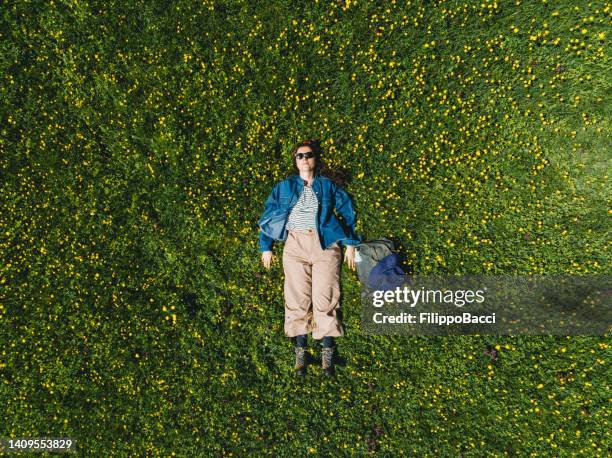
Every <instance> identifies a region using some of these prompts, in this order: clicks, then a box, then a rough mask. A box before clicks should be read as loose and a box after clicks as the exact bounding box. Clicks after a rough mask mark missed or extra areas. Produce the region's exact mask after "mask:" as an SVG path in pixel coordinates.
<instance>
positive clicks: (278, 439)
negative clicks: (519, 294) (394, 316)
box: [0, 0, 611, 456]
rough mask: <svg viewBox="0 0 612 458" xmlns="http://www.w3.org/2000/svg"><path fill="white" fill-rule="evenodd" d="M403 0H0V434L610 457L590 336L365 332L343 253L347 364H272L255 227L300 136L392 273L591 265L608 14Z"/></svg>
mask: <svg viewBox="0 0 612 458" xmlns="http://www.w3.org/2000/svg"><path fill="white" fill-rule="evenodd" d="M399 3H400V2H391V3H389V2H361V1H360V2H353V1H350V2H348V1H339V2H321V1H318V2H291V3H290V2H259V4H258V3H253V2H249V3H247V2H237V1H233V2H224V3H223V4H214V6H213V2H211V1H210V0H206V1H204V2H201V3H197V2H187V1H178V2H171V3H166V2H144V1H123V2H84V1H76V0H75V1H71V2H57V1H55V2H53V3H50V2H43V1H28V2H26V1H19V2H10V3H8V4H4V5H3V6H2V7H1V8H0V13H1V15H0V34H1V35H0V38H1V39H0V81H1V84H0V151H2V154H1V155H0V177H1V178H2V180H1V181H0V183H1V184H0V186H2V188H1V192H0V254H1V256H2V258H1V260H2V263H1V264H0V265H1V266H2V267H1V269H2V270H1V271H0V284H1V286H2V288H1V289H0V325H1V326H2V330H3V331H2V332H1V333H0V347H1V349H2V350H1V351H0V405H2V406H3V415H0V420H1V421H0V436H2V437H23V436H46V437H59V436H69V437H72V438H74V439H76V440H77V442H78V445H79V446H80V447H81V448H82V450H83V454H85V455H88V456H89V455H95V454H100V453H102V454H104V455H116V456H128V455H129V456H131V455H142V454H146V455H153V456H157V455H164V456H167V455H170V454H172V453H173V452H174V453H175V455H177V456H194V455H195V456H237V455H238V456H246V455H252V454H254V455H270V456H294V455H296V454H299V453H302V454H313V455H320V456H336V455H340V456H343V455H357V456H361V455H368V454H371V453H378V454H380V455H381V456H396V455H401V454H403V455H407V456H530V455H533V456H574V455H579V456H604V455H605V454H606V451H607V450H609V447H610V443H609V439H606V437H607V434H606V433H605V432H606V431H608V430H609V429H610V428H609V421H610V419H609V417H610V408H609V403H608V402H607V401H608V400H609V399H608V398H609V394H608V393H609V381H610V377H609V371H606V364H607V361H606V356H607V355H608V353H609V346H610V339H609V337H608V336H591V337H585V336H567V337H566V336H457V337H447V338H442V337H399V336H398V337H394V336H373V335H367V334H365V333H363V332H362V331H361V329H360V327H361V323H360V307H361V302H360V295H359V284H358V282H357V279H356V276H355V274H354V273H353V272H350V271H348V270H346V267H344V268H343V273H342V288H343V289H342V291H343V296H342V307H343V313H344V323H345V329H346V331H347V333H346V337H344V338H342V339H339V342H338V343H339V349H340V354H341V356H342V358H344V360H345V363H344V365H343V366H341V367H340V368H339V369H338V374H337V377H336V378H335V379H332V380H325V379H323V378H321V377H320V375H321V371H320V369H319V368H318V367H316V366H315V367H313V368H312V369H311V373H310V375H309V377H308V378H307V379H306V381H305V382H299V381H297V380H295V378H294V376H293V374H292V363H293V356H292V352H291V350H292V349H291V343H290V342H289V340H288V339H287V338H285V337H284V334H283V291H282V286H283V272H282V266H281V265H279V264H275V265H274V266H273V268H272V269H271V270H270V271H266V270H265V269H264V268H263V267H262V266H261V263H260V261H259V253H258V251H257V238H258V227H257V223H256V222H257V219H258V218H259V216H260V214H261V212H262V210H263V202H264V200H265V198H266V196H267V195H268V193H269V192H270V190H271V188H272V186H273V184H274V183H275V182H277V181H278V180H280V179H282V178H283V177H285V176H286V175H287V174H288V173H290V171H291V161H290V157H289V151H290V148H291V146H292V145H293V144H294V143H295V142H296V141H298V140H301V139H303V138H311V137H318V138H321V139H322V140H323V147H324V149H325V159H326V161H327V163H328V164H330V165H331V166H332V167H336V168H342V169H345V170H346V171H347V172H348V173H349V175H350V177H351V180H350V182H349V183H348V185H347V186H346V189H347V190H348V192H349V193H350V194H351V196H352V197H353V199H354V203H355V206H356V208H357V211H358V227H357V229H358V232H359V233H361V234H364V235H365V237H366V238H378V237H383V236H386V237H394V238H396V239H397V240H398V242H399V244H400V246H401V248H402V249H403V250H405V251H406V252H407V253H408V256H409V259H410V261H411V264H412V269H413V271H414V272H415V273H417V274H429V273H431V274H433V273H437V274H468V273H472V274H473V273H483V274H484V273H488V274H505V273H516V274H553V273H567V274H569V273H572V274H579V275H583V274H609V273H610V260H609V246H610V224H609V221H610V220H609V218H610V213H609V212H610V210H609V209H610V186H609V180H608V173H609V172H608V171H609V170H610V158H609V151H610V149H611V148H610V104H609V102H608V101H609V99H610V78H609V76H608V74H609V72H608V71H607V70H608V69H609V66H610V65H609V44H608V43H609V36H607V35H609V32H608V31H607V28H606V24H608V25H609V22H610V13H611V9H610V5H609V4H607V3H606V2H602V1H593V2H586V1H578V2H575V1H574V2H569V1H558V2H543V1H523V2H518V1H497V2H489V1H487V2H457V1H448V2H411V3H410V4H409V5H404V2H401V4H402V5H404V6H400V5H399ZM583 30H584V31H585V32H584V33H583ZM576 97H579V98H576ZM274 249H275V253H276V255H277V256H278V257H280V255H281V252H282V246H281V245H278V244H277V245H276V246H275V248H274ZM491 348H496V349H497V351H498V353H497V357H496V358H495V359H491V357H490V356H488V355H487V354H485V353H484V352H485V351H487V350H490V349H491ZM312 352H313V356H315V357H318V350H315V349H313V350H312Z"/></svg>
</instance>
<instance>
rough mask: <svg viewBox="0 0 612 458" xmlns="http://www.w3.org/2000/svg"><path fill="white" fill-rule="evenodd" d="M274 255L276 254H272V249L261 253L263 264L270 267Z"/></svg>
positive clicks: (267, 267)
mask: <svg viewBox="0 0 612 458" xmlns="http://www.w3.org/2000/svg"><path fill="white" fill-rule="evenodd" d="M273 257H274V256H272V252H271V251H264V252H263V253H261V262H263V265H264V267H265V268H266V269H269V268H270V266H271V265H272V258H273Z"/></svg>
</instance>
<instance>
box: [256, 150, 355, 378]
mask: <svg viewBox="0 0 612 458" xmlns="http://www.w3.org/2000/svg"><path fill="white" fill-rule="evenodd" d="M321 153H322V151H321V147H320V145H319V143H318V142H317V141H314V140H307V141H304V142H301V143H299V144H298V145H296V146H295V147H294V148H293V149H292V151H291V154H292V157H293V164H294V166H295V169H296V171H297V172H298V174H296V175H292V176H290V177H289V178H287V179H285V180H283V181H281V182H280V183H277V184H276V185H275V186H274V188H273V190H272V192H271V194H270V196H269V197H268V199H267V200H266V203H265V210H264V213H263V215H262V217H261V219H260V220H259V227H260V236H259V250H260V251H261V252H262V255H261V260H262V262H263V265H264V266H265V268H266V269H269V268H270V266H271V263H272V262H273V260H274V256H273V255H272V245H273V242H274V241H275V240H277V241H282V242H285V245H284V249H283V269H284V272H285V286H284V292H285V328H284V329H285V335H286V336H287V337H291V338H295V343H296V346H295V370H296V372H297V374H298V375H305V374H306V341H307V335H308V333H309V332H312V337H313V339H315V340H321V339H322V340H323V343H322V351H321V356H322V358H321V360H322V367H323V370H324V373H325V375H328V376H330V375H332V374H333V370H334V366H333V362H334V348H335V346H334V343H335V342H334V337H339V336H343V335H344V330H343V327H342V323H341V322H340V319H339V317H338V311H339V299H340V267H341V265H342V246H346V253H345V256H344V258H345V260H346V262H347V264H348V266H349V268H351V269H353V270H355V245H357V244H358V243H359V242H360V239H359V237H358V236H357V234H356V233H355V211H354V209H353V204H352V202H351V199H350V197H349V196H348V194H347V193H346V191H344V190H343V189H342V188H341V187H340V186H339V185H338V184H337V183H336V182H334V181H333V180H331V179H330V178H328V177H326V176H323V175H321V171H322V169H323V163H322V161H321ZM334 209H336V210H337V212H338V213H339V214H340V216H342V219H343V220H344V224H342V223H341V222H340V221H339V219H338V218H337V217H336V215H335V214H334Z"/></svg>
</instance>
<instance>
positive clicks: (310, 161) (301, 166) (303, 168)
mask: <svg viewBox="0 0 612 458" xmlns="http://www.w3.org/2000/svg"><path fill="white" fill-rule="evenodd" d="M304 153H311V154H312V155H313V156H312V157H311V158H307V157H305V156H302V158H301V159H300V155H301V154H304ZM295 156H296V157H295V163H296V164H297V168H298V170H299V171H300V172H311V171H313V170H314V169H315V165H317V158H316V157H314V152H313V151H312V148H311V147H310V146H300V147H299V148H298V149H297V151H296V152H295Z"/></svg>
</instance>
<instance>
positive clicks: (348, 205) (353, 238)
mask: <svg viewBox="0 0 612 458" xmlns="http://www.w3.org/2000/svg"><path fill="white" fill-rule="evenodd" d="M334 188H335V191H334V192H335V201H336V210H337V211H338V213H339V214H340V216H342V219H343V220H344V223H345V224H346V226H347V227H348V229H349V238H347V239H344V240H343V241H342V244H344V245H358V244H359V243H360V238H359V236H358V235H357V233H356V232H355V224H356V223H357V215H356V213H355V209H354V208H353V202H352V201H351V198H350V196H349V195H348V194H347V192H346V191H345V190H344V189H342V188H341V187H340V186H334Z"/></svg>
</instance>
